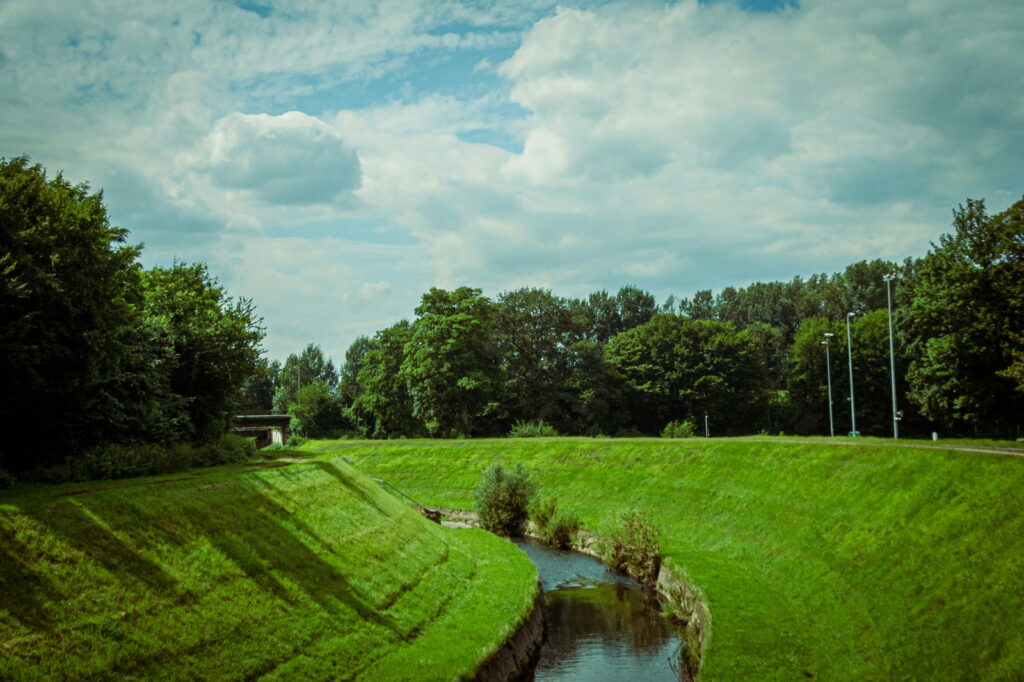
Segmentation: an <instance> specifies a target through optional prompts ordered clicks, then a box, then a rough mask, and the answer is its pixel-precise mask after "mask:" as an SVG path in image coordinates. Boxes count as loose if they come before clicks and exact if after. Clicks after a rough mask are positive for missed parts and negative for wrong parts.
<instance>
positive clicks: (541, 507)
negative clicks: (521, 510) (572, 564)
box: [530, 497, 580, 549]
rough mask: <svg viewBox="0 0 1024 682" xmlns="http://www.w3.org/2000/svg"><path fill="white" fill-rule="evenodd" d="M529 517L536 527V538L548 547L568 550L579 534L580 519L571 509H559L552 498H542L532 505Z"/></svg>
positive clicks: (555, 500) (556, 502)
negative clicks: (552, 546)
mask: <svg viewBox="0 0 1024 682" xmlns="http://www.w3.org/2000/svg"><path fill="white" fill-rule="evenodd" d="M530 517H531V518H532V519H533V523H534V524H535V525H536V527H537V536H538V537H539V538H540V539H541V540H543V541H544V542H546V543H547V544H549V545H554V546H556V547H559V548H561V549H570V548H571V547H572V546H573V544H574V543H575V542H576V536H577V534H578V533H579V532H580V517H579V514H577V513H576V512H575V511H573V510H572V509H560V508H559V507H558V500H557V499H556V498H554V497H543V498H541V499H539V500H538V501H537V502H535V503H534V505H533V508H532V510H531V514H530Z"/></svg>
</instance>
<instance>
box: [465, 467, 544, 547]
mask: <svg viewBox="0 0 1024 682" xmlns="http://www.w3.org/2000/svg"><path fill="white" fill-rule="evenodd" d="M536 491H537V484H536V483H535V482H534V481H533V480H532V479H531V478H530V472H529V470H528V469H527V468H526V467H524V466H523V465H522V464H518V463H517V464H516V465H515V466H514V467H512V468H511V469H504V468H502V466H501V465H500V464H494V465H492V466H491V467H489V468H488V469H487V470H486V471H485V472H484V477H483V480H481V481H480V484H479V485H478V486H477V487H476V491H475V502H474V504H473V506H474V508H475V509H476V513H477V515H478V516H479V518H480V525H481V526H483V527H484V528H486V529H487V530H489V531H491V532H492V533H498V534H500V535H509V536H513V537H514V536H518V535H522V534H523V530H525V528H526V521H527V519H528V518H529V509H530V503H531V502H532V501H533V496H534V494H535V493H536Z"/></svg>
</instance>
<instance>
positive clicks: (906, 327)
mask: <svg viewBox="0 0 1024 682" xmlns="http://www.w3.org/2000/svg"><path fill="white" fill-rule="evenodd" d="M953 227H954V232H953V233H951V234H945V235H942V236H941V237H940V238H939V243H938V244H933V245H932V249H931V250H930V251H929V252H928V254H927V255H926V256H925V257H924V258H922V259H920V260H919V261H917V262H916V263H915V265H914V268H913V272H912V275H911V276H910V277H908V279H907V280H906V281H905V282H904V283H903V286H902V287H900V292H899V293H900V301H901V304H902V305H901V306H900V310H901V316H900V317H898V318H897V320H898V322H899V323H900V324H899V330H900V336H901V338H902V340H903V341H904V342H905V344H906V347H907V352H908V355H909V356H910V357H911V358H912V361H911V363H910V368H909V372H908V379H909V382H910V398H911V400H913V401H914V402H915V403H916V404H917V405H918V406H919V407H920V409H921V412H922V413H923V414H924V415H925V416H926V417H928V418H929V419H931V420H933V421H934V422H936V423H938V424H940V425H942V426H943V427H944V428H951V429H955V430H959V431H961V432H964V433H968V434H971V435H999V436H1018V435H1020V433H1021V430H1022V429H1024V394H1022V393H1021V392H1019V391H1015V390H1014V388H1015V382H1014V381H1013V379H1012V378H1010V377H1008V376H1006V371H1007V370H1008V368H1010V367H1011V366H1012V365H1013V362H1014V356H1013V353H1014V351H1015V350H1016V349H1017V346H1016V342H1015V341H1014V339H1015V338H1017V337H1018V336H1019V335H1021V334H1022V333H1024V315H1021V311H1022V310H1024V200H1021V201H1018V202H1017V203H1016V204H1014V205H1013V206H1012V207H1010V208H1009V209H1007V210H1006V211H1004V212H1002V213H1000V214H997V215H994V216H989V215H988V213H987V211H986V209H985V203H984V201H981V200H977V201H976V200H972V199H968V200H967V205H966V206H960V207H958V208H957V209H956V210H955V211H954V212H953Z"/></svg>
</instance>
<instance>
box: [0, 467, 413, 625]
mask: <svg viewBox="0 0 1024 682" xmlns="http://www.w3.org/2000/svg"><path fill="white" fill-rule="evenodd" d="M314 466H317V467H318V468H319V469H320V470H322V471H323V472H324V473H325V474H327V475H329V476H331V477H333V478H334V479H335V480H337V481H338V482H339V483H341V484H342V485H343V486H345V488H346V490H348V491H349V492H350V493H351V494H352V495H353V496H355V497H356V498H357V499H358V500H359V502H360V503H361V504H368V505H371V506H372V507H373V508H375V509H376V510H378V511H379V512H380V513H381V514H384V515H390V513H389V512H388V511H387V510H385V509H382V508H381V507H380V506H379V505H378V504H377V503H376V501H375V500H373V499H372V498H371V497H370V496H369V495H368V494H367V492H366V491H365V490H363V489H362V488H361V487H360V486H358V485H357V484H356V483H355V482H353V481H352V480H351V479H350V478H349V477H347V476H345V474H344V473H343V472H341V471H338V470H337V469H336V468H335V467H332V466H331V465H330V464H327V463H315V464H314ZM273 488H274V486H273V485H272V484H270V483H268V482H267V481H265V480H262V479H260V478H259V477H250V476H248V475H244V476H238V477H232V478H229V479H226V480H225V481H224V482H223V483H221V482H218V483H215V484H211V485H209V486H196V487H194V488H189V489H188V490H187V492H186V493H185V494H183V492H184V490H183V488H182V487H180V486H174V487H167V488H165V487H163V486H154V487H151V488H148V490H146V492H144V493H143V492H141V489H139V488H137V489H136V490H137V491H138V492H135V493H132V494H131V495H130V496H126V497H125V498H115V497H113V495H116V494H117V493H116V492H115V493H107V494H104V493H98V494H96V495H82V496H80V497H77V498H76V499H74V500H68V499H61V500H59V501H58V500H54V499H53V498H51V499H49V500H40V501H38V502H39V503H26V504H25V505H23V506H21V507H20V508H18V509H17V511H15V512H14V513H13V514H10V515H4V516H0V589H2V593H3V594H4V597H3V602H2V603H0V612H2V611H3V610H6V611H8V613H9V615H10V616H11V617H12V618H13V619H14V620H16V621H17V622H18V623H20V624H21V625H23V626H24V627H26V628H29V629H31V630H34V631H38V632H46V631H54V630H56V629H59V628H61V627H62V626H63V627H67V624H66V623H63V624H62V623H58V622H55V620H54V617H53V611H52V608H53V606H54V605H56V604H60V603H61V602H62V601H64V600H66V599H68V598H69V597H71V596H72V595H71V594H69V592H70V591H74V590H77V589H81V588H82V584H81V582H82V576H86V575H87V573H83V572H79V573H78V578H77V579H78V581H79V582H78V584H77V586H76V585H75V583H74V580H75V578H69V579H68V580H62V582H63V583H64V584H62V585H60V586H58V585H56V584H55V583H54V582H53V577H54V575H55V574H56V573H57V572H59V571H62V570H63V569H62V567H60V566H52V567H51V566H48V565H47V564H60V563H67V562H69V561H75V560H81V561H85V562H89V563H92V564H93V565H94V566H98V567H100V568H102V569H103V573H104V574H106V575H109V576H110V580H111V582H113V583H116V584H123V585H125V586H126V587H127V588H128V590H127V592H128V593H129V594H130V593H132V592H134V593H141V592H149V593H156V594H157V595H159V596H160V597H161V601H163V602H164V603H174V604H176V605H180V604H181V603H182V599H183V598H184V599H186V600H188V601H193V600H194V595H192V594H191V592H190V591H189V590H186V589H185V587H184V586H182V585H181V584H180V583H179V581H178V579H176V578H175V576H174V575H172V574H171V573H169V572H168V570H167V569H165V568H164V567H163V566H161V565H160V564H159V563H157V562H154V561H153V560H151V559H150V558H147V556H146V555H148V556H150V557H152V556H156V555H158V554H159V552H160V551H161V549H163V548H167V547H175V546H176V547H178V548H181V547H187V546H189V545H199V544H201V543H198V542H197V541H199V540H203V539H205V540H206V541H208V542H209V544H210V545H212V546H213V547H215V548H216V549H217V550H219V552H221V553H222V554H223V556H225V557H227V558H228V559H229V560H230V561H231V562H232V563H233V564H234V565H235V566H236V567H237V568H238V569H239V571H240V572H241V573H242V574H244V576H245V577H246V578H247V579H249V580H251V581H252V583H253V584H254V585H255V586H256V588H257V589H258V590H259V591H262V592H264V593H266V594H265V597H266V598H276V599H277V600H280V602H281V606H282V608H289V607H293V605H294V604H295V603H296V601H297V599H296V598H297V597H298V596H299V594H304V595H305V596H306V597H307V598H308V599H309V600H310V601H312V602H313V603H315V604H316V605H317V606H318V607H319V608H321V609H323V610H324V611H326V612H328V613H330V614H331V615H333V616H343V615H344V614H345V613H346V612H347V610H351V611H353V612H355V613H356V614H358V617H359V618H360V619H362V620H364V621H367V622H372V623H374V624H377V625H379V626H381V627H383V628H386V629H388V630H390V631H391V632H392V633H394V634H395V635H397V636H399V637H401V636H403V635H402V633H401V632H400V629H399V627H398V626H397V625H396V623H395V622H394V621H393V620H392V619H390V618H388V617H387V616H385V615H383V614H382V613H379V612H378V610H377V608H376V607H375V604H374V603H373V601H372V600H371V599H369V598H367V596H366V595H362V594H360V593H359V591H358V590H357V589H356V588H355V587H354V586H353V585H352V584H351V583H350V582H349V579H348V578H347V577H346V575H345V573H344V572H343V571H342V566H343V562H344V561H345V560H346V559H345V558H340V561H333V562H332V561H329V559H331V558H332V557H338V552H337V550H336V549H334V548H335V546H336V543H334V542H329V541H325V538H323V537H321V535H320V534H319V533H318V531H317V530H316V529H314V528H312V527H310V526H309V525H308V524H306V523H304V522H302V521H301V520H299V519H298V518H297V517H296V516H295V514H294V513H292V511H290V510H289V509H287V508H286V507H284V506H282V505H281V504H280V503H279V501H278V500H277V499H275V498H276V497H279V496H280V495H281V494H282V493H281V492H278V491H276V490H274V489H273ZM282 492H283V491H282ZM392 513H393V512H392ZM18 514H23V515H24V516H26V517H28V518H31V519H32V520H33V521H34V524H38V525H39V527H41V528H43V529H45V531H44V534H50V535H51V536H53V537H55V538H57V539H58V542H59V544H60V545H63V546H65V547H70V548H72V549H73V550H74V554H77V555H79V556H77V557H74V558H73V559H71V558H69V557H63V556H61V557H56V558H55V557H52V556H47V552H48V551H49V550H48V549H47V545H48V544H49V543H51V542H52V540H42V541H40V540H39V539H36V540H34V541H28V540H26V539H25V538H24V537H19V535H18V533H17V525H16V524H17V515H18ZM26 537H27V536H26ZM29 542H31V543H32V544H31V545H30V544H28V543H29ZM40 542H42V547H40V544H39V543H40ZM54 551H57V552H61V551H63V550H61V549H59V547H58V549H56V550H54ZM175 551H177V550H175ZM143 552H145V554H144V553H143ZM69 556H74V555H69ZM347 560H349V561H351V559H347ZM77 571H80V569H77V568H71V569H69V570H68V572H69V573H74V572H77ZM298 601H299V602H301V601H302V600H301V599H300V600H298ZM172 608H173V607H172Z"/></svg>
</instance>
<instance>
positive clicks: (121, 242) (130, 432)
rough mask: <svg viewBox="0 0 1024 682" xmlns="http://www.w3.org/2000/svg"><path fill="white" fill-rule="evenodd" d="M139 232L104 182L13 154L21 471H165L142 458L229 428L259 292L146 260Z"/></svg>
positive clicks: (6, 450)
mask: <svg viewBox="0 0 1024 682" xmlns="http://www.w3.org/2000/svg"><path fill="white" fill-rule="evenodd" d="M127 239H128V232H127V230H124V229H122V228H118V227H112V226H111V225H110V224H109V222H108V218H107V212H106V208H105V207H104V205H103V197H102V195H101V194H100V193H91V192H90V190H89V188H88V186H86V185H78V186H72V185H71V184H69V183H68V182H67V181H66V180H64V179H63V177H61V176H60V175H58V176H57V177H55V178H48V177H47V175H46V172H45V171H44V170H43V168H42V167H40V166H38V165H35V166H33V165H30V164H29V162H28V160H27V159H25V158H16V159H12V160H9V161H5V160H0V271H2V273H3V274H2V278H0V281H2V284H0V376H3V378H4V379H3V381H0V425H2V430H3V433H4V434H5V435H4V439H3V442H2V443H0V466H2V467H3V468H5V469H7V470H9V471H10V472H11V473H13V474H15V475H20V474H22V473H24V472H27V471H29V470H34V469H47V468H49V469H53V468H69V469H75V470H81V471H83V472H89V471H94V470H95V471H102V472H105V474H106V475H125V474H126V473H127V472H128V471H131V470H148V469H152V468H157V469H160V468H166V467H165V464H164V463H157V464H154V465H152V466H150V465H147V464H144V463H143V460H146V461H151V462H159V460H162V459H165V458H166V457H165V456H167V455H169V454H173V452H174V448H171V447H169V446H168V444H170V443H176V442H185V443H191V444H194V445H195V447H197V448H199V449H202V448H203V447H206V446H207V445H209V444H212V443H216V442H217V440H218V438H220V436H221V435H222V434H223V433H224V432H225V431H226V430H227V428H228V425H229V423H230V418H231V416H232V413H233V411H234V407H235V406H236V404H237V398H238V394H239V391H240V390H241V387H242V385H243V384H244V383H245V382H246V380H247V378H248V377H250V376H251V375H252V374H253V372H254V369H255V367H256V363H257V359H258V357H259V353H260V342H261V340H262V338H263V329H262V326H261V321H260V319H259V318H258V317H257V316H256V313H255V310H254V307H253V305H252V303H251V302H250V301H248V300H246V299H233V298H231V297H230V296H228V295H227V293H226V292H225V290H224V289H223V287H221V286H220V284H219V283H218V282H217V280H216V279H215V278H214V277H213V276H212V275H211V274H210V273H209V271H208V270H207V268H206V266H205V265H203V264H185V263H180V262H175V263H174V264H173V265H172V266H170V267H154V268H151V269H149V270H144V269H143V268H142V266H141V265H140V263H139V257H140V253H141V247H139V246H130V245H128V244H127ZM29 425H34V426H36V427H37V428H28V426H29ZM86 453H90V454H88V455H86ZM158 453H159V454H158ZM80 457H84V458H85V459H86V460H88V461H83V462H75V461H74V460H76V458H80ZM167 466H170V464H167ZM76 475H77V474H76ZM82 475H91V474H89V473H83V474H82Z"/></svg>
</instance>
